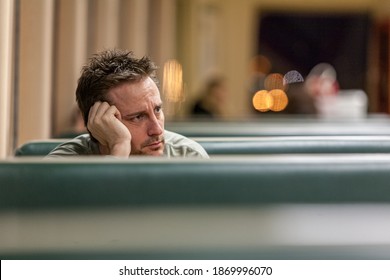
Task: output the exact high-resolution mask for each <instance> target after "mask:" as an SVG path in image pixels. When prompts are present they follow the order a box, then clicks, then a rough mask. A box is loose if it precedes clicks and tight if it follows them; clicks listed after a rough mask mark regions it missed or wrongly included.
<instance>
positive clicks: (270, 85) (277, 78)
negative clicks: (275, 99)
mask: <svg viewBox="0 0 390 280" xmlns="http://www.w3.org/2000/svg"><path fill="white" fill-rule="evenodd" d="M264 88H265V89H266V90H273V89H281V90H285V84H284V78H283V75H282V74H279V73H272V74H269V75H267V77H266V78H265V80H264Z"/></svg>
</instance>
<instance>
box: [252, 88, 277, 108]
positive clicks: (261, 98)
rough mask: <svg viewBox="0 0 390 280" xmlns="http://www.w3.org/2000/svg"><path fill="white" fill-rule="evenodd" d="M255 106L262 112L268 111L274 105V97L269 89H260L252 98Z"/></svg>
mask: <svg viewBox="0 0 390 280" xmlns="http://www.w3.org/2000/svg"><path fill="white" fill-rule="evenodd" d="M252 103H253V107H254V108H255V109H256V110H257V111H260V112H267V111H269V109H270V108H271V107H272V106H273V98H272V96H271V95H270V93H269V92H268V91H267V90H259V91H258V92H256V93H255V95H254V96H253V98H252Z"/></svg>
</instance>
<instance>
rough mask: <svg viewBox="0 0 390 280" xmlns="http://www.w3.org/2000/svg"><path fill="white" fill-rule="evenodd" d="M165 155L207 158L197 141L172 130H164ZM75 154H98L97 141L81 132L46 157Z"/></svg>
mask: <svg viewBox="0 0 390 280" xmlns="http://www.w3.org/2000/svg"><path fill="white" fill-rule="evenodd" d="M164 137H165V144H164V145H165V148H164V156H165V157H168V158H170V157H199V158H209V156H208V154H207V152H206V151H205V150H204V148H203V147H202V146H201V145H200V144H198V143H197V142H195V141H193V140H191V139H189V138H187V137H185V136H183V135H180V134H177V133H174V132H171V131H167V130H165V132H164ZM77 155H91V156H92V155H100V152H99V146H98V143H96V142H94V141H92V140H91V137H90V135H89V134H82V135H80V136H78V137H76V138H74V139H72V140H70V141H67V142H64V143H62V144H60V145H58V146H57V147H56V148H54V150H52V151H51V152H50V153H49V154H48V155H47V157H50V158H52V157H65V156H77Z"/></svg>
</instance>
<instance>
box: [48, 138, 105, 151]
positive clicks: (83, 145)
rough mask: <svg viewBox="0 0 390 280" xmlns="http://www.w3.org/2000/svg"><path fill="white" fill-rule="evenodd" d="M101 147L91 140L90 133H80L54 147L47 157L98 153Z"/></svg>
mask: <svg viewBox="0 0 390 280" xmlns="http://www.w3.org/2000/svg"><path fill="white" fill-rule="evenodd" d="M98 154H99V148H98V145H97V144H96V143H94V142H93V141H92V140H91V137H90V135H89V134H82V135H79V136H77V137H75V138H73V139H71V140H69V141H66V142H64V143H62V144H60V145H58V146H57V147H56V148H54V149H53V150H52V151H51V152H50V153H49V155H48V156H47V157H63V156H72V155H73V156H75V155H98Z"/></svg>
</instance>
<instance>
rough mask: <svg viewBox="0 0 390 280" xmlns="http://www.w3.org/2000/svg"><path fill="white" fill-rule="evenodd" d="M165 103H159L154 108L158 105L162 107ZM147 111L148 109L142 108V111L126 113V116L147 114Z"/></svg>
mask: <svg viewBox="0 0 390 280" xmlns="http://www.w3.org/2000/svg"><path fill="white" fill-rule="evenodd" d="M162 105H163V103H162V102H161V103H159V104H158V105H156V106H154V108H153V109H155V108H157V107H162ZM146 113H147V111H146V110H141V111H137V112H134V113H130V114H126V115H125V116H124V118H131V117H134V116H137V115H140V114H146Z"/></svg>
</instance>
